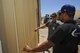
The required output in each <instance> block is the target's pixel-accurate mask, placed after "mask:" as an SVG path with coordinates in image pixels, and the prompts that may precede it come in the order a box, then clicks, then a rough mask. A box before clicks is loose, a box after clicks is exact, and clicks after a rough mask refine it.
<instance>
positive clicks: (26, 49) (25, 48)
mask: <svg viewBox="0 0 80 53" xmlns="http://www.w3.org/2000/svg"><path fill="white" fill-rule="evenodd" d="M23 51H25V52H31V48H30V47H29V46H28V45H26V46H25V47H24V48H23Z"/></svg>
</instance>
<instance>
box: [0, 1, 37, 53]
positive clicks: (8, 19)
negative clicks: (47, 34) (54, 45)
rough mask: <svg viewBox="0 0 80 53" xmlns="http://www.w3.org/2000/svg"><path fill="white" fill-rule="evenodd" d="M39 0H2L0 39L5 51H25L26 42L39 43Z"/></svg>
mask: <svg viewBox="0 0 80 53" xmlns="http://www.w3.org/2000/svg"><path fill="white" fill-rule="evenodd" d="M37 9H38V7H37V0H0V31H1V32H0V40H2V46H3V53H24V52H22V51H21V50H22V48H23V47H24V45H25V44H28V45H29V46H32V47H33V46H35V45H36V44H37V43H38V33H37V32H34V29H35V28H36V27H37V19H38V14H37Z"/></svg>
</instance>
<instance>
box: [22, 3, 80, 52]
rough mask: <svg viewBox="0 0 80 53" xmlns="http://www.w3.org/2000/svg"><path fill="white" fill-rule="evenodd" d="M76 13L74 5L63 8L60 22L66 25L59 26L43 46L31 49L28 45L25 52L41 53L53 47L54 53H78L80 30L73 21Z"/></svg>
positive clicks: (24, 49)
mask: <svg viewBox="0 0 80 53" xmlns="http://www.w3.org/2000/svg"><path fill="white" fill-rule="evenodd" d="M75 11H76V9H75V7H74V6H73V5H68V4H67V5H64V6H62V8H61V15H60V20H61V21H62V22H64V24H62V25H60V26H58V27H57V28H56V29H55V30H54V32H53V34H52V35H50V37H49V38H48V39H47V40H46V41H44V42H43V43H42V44H40V45H38V46H36V47H35V48H30V47H29V46H28V45H27V46H25V47H24V48H23V51H26V52H41V51H45V50H46V49H48V48H50V47H52V46H53V47H54V50H53V53H78V43H79V40H80V37H79V36H80V28H79V27H78V25H77V24H76V22H75V21H74V20H73V19H74V15H75Z"/></svg>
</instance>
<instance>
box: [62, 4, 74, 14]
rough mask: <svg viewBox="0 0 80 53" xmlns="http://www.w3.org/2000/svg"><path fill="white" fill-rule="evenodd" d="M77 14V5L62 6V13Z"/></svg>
mask: <svg viewBox="0 0 80 53" xmlns="http://www.w3.org/2000/svg"><path fill="white" fill-rule="evenodd" d="M64 12H66V13H68V14H75V7H74V6H73V5H69V4H66V5H64V6H62V8H61V13H64Z"/></svg>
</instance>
